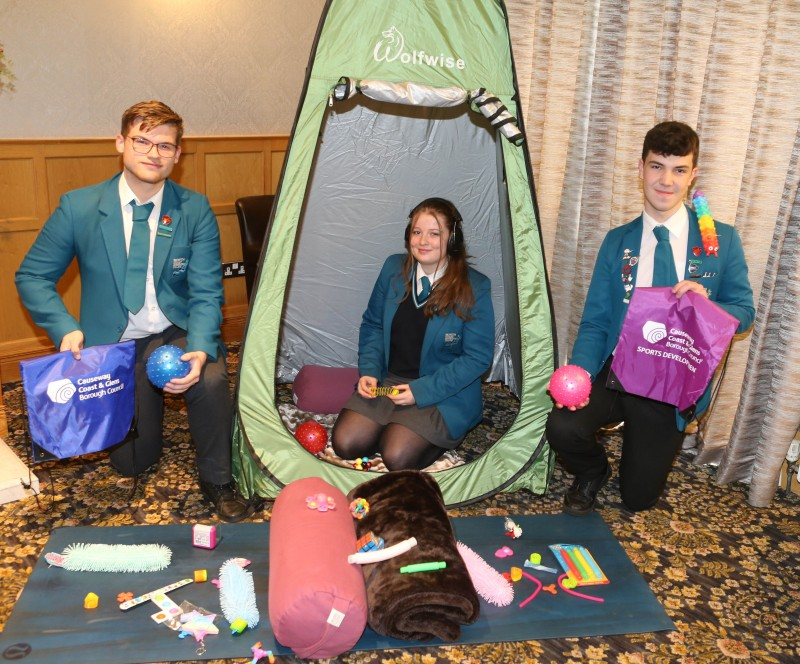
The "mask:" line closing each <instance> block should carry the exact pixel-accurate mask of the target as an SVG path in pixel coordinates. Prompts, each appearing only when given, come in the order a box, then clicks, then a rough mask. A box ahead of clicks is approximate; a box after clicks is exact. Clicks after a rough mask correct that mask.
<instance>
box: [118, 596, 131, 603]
mask: <svg viewBox="0 0 800 664" xmlns="http://www.w3.org/2000/svg"><path fill="white" fill-rule="evenodd" d="M132 599H133V593H119V594H118V595H117V603H118V604H122V603H123V602H127V601H129V600H132Z"/></svg>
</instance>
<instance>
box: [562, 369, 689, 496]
mask: <svg viewBox="0 0 800 664" xmlns="http://www.w3.org/2000/svg"><path fill="white" fill-rule="evenodd" d="M610 369H611V358H609V359H608V361H607V362H606V363H605V365H604V366H603V368H602V370H601V371H600V373H599V374H598V375H597V377H596V378H595V380H594V382H593V383H592V392H591V394H590V397H589V404H588V405H587V406H586V407H585V408H581V409H579V410H576V411H570V410H568V409H567V408H553V410H552V411H551V412H550V415H549V416H548V418H547V428H546V431H547V440H548V442H549V443H550V447H551V448H552V449H553V450H554V451H555V452H556V454H557V455H558V458H559V460H560V462H561V464H562V465H563V466H564V468H566V469H567V471H569V472H570V473H572V474H573V475H575V476H576V477H577V478H578V479H581V480H591V479H594V478H596V477H600V476H601V475H603V473H604V472H605V469H606V465H607V464H608V456H607V454H606V450H605V447H604V446H603V445H602V444H600V443H599V442H598V436H597V430H598V429H600V428H601V427H604V426H607V425H609V424H613V423H617V422H624V426H623V430H622V456H621V459H620V463H619V486H620V494H621V496H622V501H623V502H624V503H625V505H626V507H628V509H630V510H632V511H634V512H638V511H640V510H646V509H649V508H651V507H653V505H655V504H656V503H657V502H658V499H659V498H660V497H661V494H662V492H663V491H664V486H665V485H666V483H667V476H668V475H669V472H670V470H671V468H672V464H673V463H674V461H675V456H676V454H677V453H678V450H679V449H680V447H681V443H682V442H683V435H684V434H683V432H682V431H679V430H678V427H677V423H676V421H675V407H674V406H671V405H669V404H666V403H663V402H661V401H653V400H652V399H646V398H644V397H640V396H636V395H634V394H628V393H627V392H620V391H619V390H614V389H611V388H608V387H606V380H607V379H608V373H609V371H610Z"/></svg>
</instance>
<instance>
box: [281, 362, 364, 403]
mask: <svg viewBox="0 0 800 664" xmlns="http://www.w3.org/2000/svg"><path fill="white" fill-rule="evenodd" d="M358 378H359V375H358V369H356V368H354V367H323V366H320V365H318V364H306V365H305V366H304V367H303V368H302V369H300V371H299V372H298V373H297V377H296V378H295V380H294V385H293V386H292V398H293V399H294V403H295V404H296V405H297V407H298V408H300V409H301V410H305V411H308V412H310V413H329V414H332V413H338V412H339V411H340V410H341V409H342V406H344V404H345V402H346V401H347V399H348V398H349V397H350V395H351V394H352V393H353V390H354V389H355V385H356V383H357V382H358Z"/></svg>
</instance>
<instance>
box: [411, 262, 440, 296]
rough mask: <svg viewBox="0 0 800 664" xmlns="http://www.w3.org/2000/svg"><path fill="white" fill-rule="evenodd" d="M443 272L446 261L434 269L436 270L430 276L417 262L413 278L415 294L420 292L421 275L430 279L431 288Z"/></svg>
mask: <svg viewBox="0 0 800 664" xmlns="http://www.w3.org/2000/svg"><path fill="white" fill-rule="evenodd" d="M445 272H447V261H445V263H444V265H442V266H441V267H440V268H439V269H438V270H436V272H434V273H433V275H432V276H431V275H430V274H427V273H426V272H425V269H424V268H423V267H422V265H420V264H419V263H417V273H416V277H415V279H414V281H415V282H416V288H417V295H419V294H420V293H421V292H422V277H423V276H425V277H428V279H430V282H431V290H433V285H434V284H435V283H436V282H437V281H439V279H441V278H442V277H443V276H444V273H445Z"/></svg>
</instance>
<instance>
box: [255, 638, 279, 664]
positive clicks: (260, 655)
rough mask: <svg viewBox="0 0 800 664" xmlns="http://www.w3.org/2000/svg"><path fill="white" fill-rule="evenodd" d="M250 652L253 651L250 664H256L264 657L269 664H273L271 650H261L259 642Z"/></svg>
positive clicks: (273, 658)
mask: <svg viewBox="0 0 800 664" xmlns="http://www.w3.org/2000/svg"><path fill="white" fill-rule="evenodd" d="M250 650H252V651H253V659H251V660H250V664H258V662H259V661H260V660H262V659H264V657H266V658H268V661H269V664H275V655H273V654H272V651H271V650H262V649H261V641H258V642H257V643H256V644H255V645H254V646H253V647H252V648H250Z"/></svg>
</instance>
